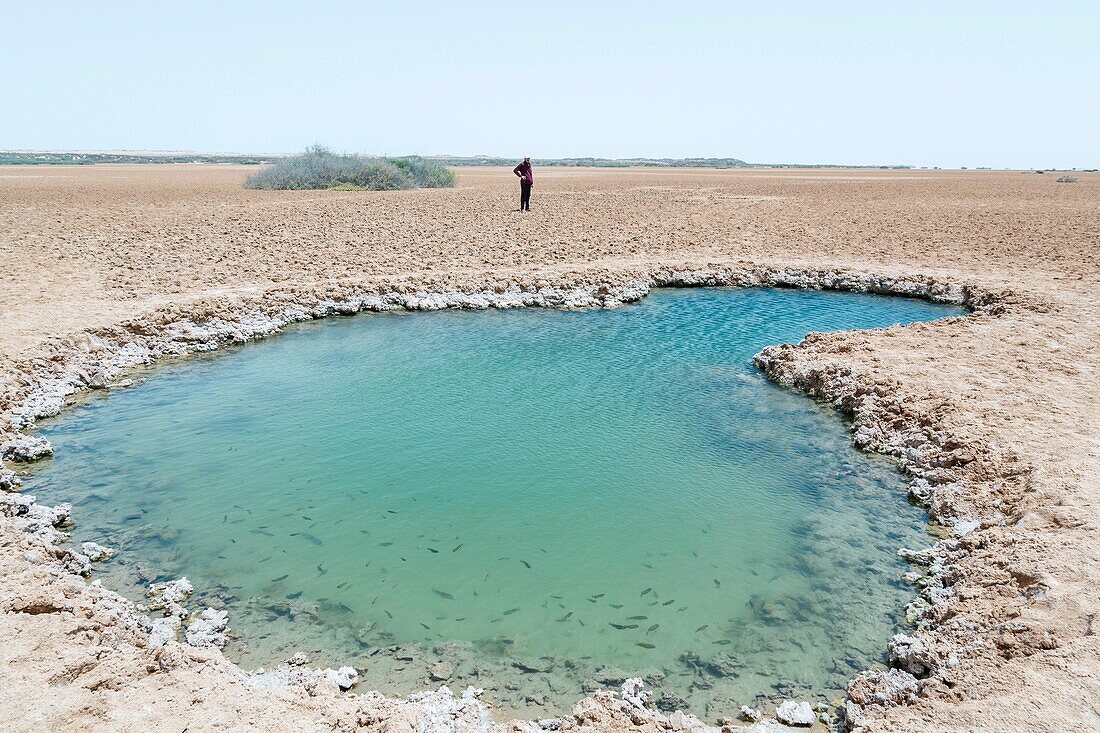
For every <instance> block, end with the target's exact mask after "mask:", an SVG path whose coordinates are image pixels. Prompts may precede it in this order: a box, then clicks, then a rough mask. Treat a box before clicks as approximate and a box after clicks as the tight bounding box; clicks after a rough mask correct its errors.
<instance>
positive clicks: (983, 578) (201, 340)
mask: <svg viewBox="0 0 1100 733" xmlns="http://www.w3.org/2000/svg"><path fill="white" fill-rule="evenodd" d="M245 170H246V169H243V168H235V167H229V166H226V167H222V166H165V167H159V166H158V167H154V166H118V167H97V168H76V167H72V168H65V167H56V168H53V167H27V168H23V167H12V168H3V169H0V260H2V261H3V263H4V266H3V268H2V270H0V350H2V352H3V358H2V361H0V414H2V417H0V429H5V430H6V429H9V428H11V427H13V426H15V425H16V424H17V423H18V422H19V420H20V417H19V415H18V414H17V413H18V411H19V410H20V409H21V408H23V407H25V406H26V405H27V404H28V403H27V399H28V397H32V398H35V399H36V400H37V401H36V402H34V403H33V404H32V408H33V409H32V410H31V412H32V413H48V412H50V411H51V410H53V409H54V408H55V406H54V405H53V404H47V402H48V400H47V401H45V402H44V401H43V400H42V397H43V395H46V394H48V393H50V390H53V392H52V394H54V395H55V396H56V395H60V394H63V393H66V392H68V391H71V389H75V388H77V387H80V386H87V385H88V384H92V385H96V384H98V383H99V382H100V381H101V380H102V379H106V380H108V381H109V380H110V379H112V378H114V376H115V375H114V372H113V370H115V369H117V368H119V367H120V366H123V365H124V363H125V361H124V360H120V357H119V354H120V353H121V347H122V345H124V344H130V345H131V346H132V349H131V351H130V352H129V353H130V356H131V357H133V356H134V355H135V353H136V352H135V351H134V349H138V347H142V348H147V349H148V352H142V353H141V354H140V356H141V357H142V358H145V357H148V358H152V357H155V356H156V355H157V354H159V353H163V352H165V351H168V352H169V353H171V351H172V350H175V351H188V350H191V349H194V348H205V347H206V346H207V345H208V344H209V343H210V342H211V341H213V342H217V341H219V340H225V339H229V338H235V337H244V336H252V335H259V334H262V333H265V332H267V331H268V330H270V329H271V328H273V327H276V326H278V324H279V323H280V322H285V321H286V320H288V319H292V318H304V317H312V316H313V315H322V314H324V313H325V312H330V311H333V310H355V309H358V308H361V307H373V305H374V304H378V303H379V302H381V301H379V300H378V299H377V297H378V296H377V294H388V297H389V298H391V299H394V298H396V300H397V301H399V302H404V303H405V304H406V305H411V306H413V307H435V306H436V305H440V304H443V303H444V302H450V303H457V304H462V303H465V304H477V302H476V301H472V300H471V298H478V297H487V298H489V299H492V298H494V297H497V298H505V299H514V298H519V299H520V300H524V299H527V300H531V301H532V302H534V303H536V304H538V303H545V304H550V305H554V304H560V301H561V300H562V298H563V297H564V298H571V299H572V302H576V303H578V304H586V305H587V304H595V303H604V302H607V301H612V302H613V301H614V300H615V299H616V298H632V297H637V296H638V295H640V294H642V293H644V290H645V288H646V287H648V286H649V285H650V284H654V283H664V282H671V283H674V284H675V283H682V284H694V283H697V282H733V283H750V284H751V283H754V282H781V283H784V284H791V285H809V286H833V287H854V288H866V287H868V286H871V287H874V288H879V289H884V290H901V291H913V292H915V293H916V294H932V295H936V296H938V297H948V298H952V299H953V298H963V299H969V301H970V302H971V303H972V305H973V306H974V307H976V309H977V310H976V313H975V314H974V315H973V316H969V317H966V318H953V319H945V320H943V321H937V322H933V323H925V324H913V325H910V326H905V327H896V328H891V329H886V330H877V331H863V332H848V333H841V334H830V335H825V336H815V337H813V338H810V339H807V340H806V341H805V342H803V343H802V344H800V345H798V346H797V347H795V348H777V349H769V350H765V352H764V353H763V354H762V355H761V357H760V360H759V363H760V364H761V366H762V367H764V368H765V370H766V371H767V372H768V373H769V374H770V375H771V376H773V378H776V379H779V380H780V381H783V382H786V383H789V384H792V385H793V386H795V387H797V388H799V389H802V390H804V391H807V392H809V393H812V394H815V395H816V396H819V397H821V398H823V399H828V400H831V401H834V402H836V403H837V405H838V407H839V408H841V409H843V410H846V411H848V412H850V413H851V414H852V415H853V417H854V421H855V427H856V432H855V437H856V440H857V442H859V443H860V444H861V445H864V446H865V447H867V448H868V449H872V450H880V451H883V452H887V453H892V454H895V455H897V456H898V458H899V460H900V461H901V463H902V465H903V467H904V468H905V469H906V470H907V471H908V472H909V473H911V474H913V475H914V476H915V477H917V478H921V477H923V481H917V482H916V483H915V484H914V492H913V493H914V498H915V500H918V501H920V502H921V503H923V504H925V505H926V506H928V507H929V510H930V513H931V515H932V516H933V518H935V519H937V520H939V521H941V522H943V523H944V524H945V525H946V526H949V527H953V528H954V534H955V535H957V536H955V537H951V538H947V539H945V540H944V541H943V542H941V543H940V544H939V545H938V546H937V548H936V549H935V550H934V551H932V552H930V553H926V554H923V555H919V556H917V557H915V558H914V568H915V569H917V570H918V571H919V574H920V575H922V576H923V577H922V580H921V584H922V585H923V586H924V587H923V590H922V591H921V593H922V596H923V597H924V598H925V599H926V600H925V601H924V602H921V601H918V602H917V603H916V604H915V605H914V606H913V607H911V611H912V614H911V615H912V616H913V620H914V621H915V622H916V623H917V628H916V629H914V630H911V631H909V632H907V633H909V634H911V635H912V640H907V639H901V640H895V641H894V642H893V643H892V649H893V652H894V653H893V657H894V660H895V661H894V663H895V666H897V667H899V668H901V670H899V671H898V672H895V673H892V676H891V677H889V678H887V677H885V676H884V675H882V674H879V675H877V676H871V677H867V678H865V679H862V680H858V681H857V682H856V683H854V684H853V687H852V688H850V698H851V700H850V701H851V702H853V703H856V704H859V707H858V708H856V707H852V706H849V709H848V712H849V717H850V719H851V721H852V722H853V723H856V724H859V725H862V726H863V727H864V728H865V729H867V730H891V731H924V730H960V731H961V730H989V731H1003V730H1050V731H1054V730H1058V731H1064V730H1094V729H1096V728H1097V727H1098V726H1100V708H1098V703H1097V702H1096V701H1097V700H1100V641H1098V639H1097V628H1096V626H1097V623H1100V622H1097V621H1096V614H1097V611H1098V610H1100V592H1098V590H1097V588H1098V582H1100V560H1098V559H1097V555H1098V549H1100V542H1098V538H1097V527H1098V526H1100V510H1098V507H1097V492H1098V491H1100V485H1098V479H1097V470H1096V468H1097V453H1098V449H1100V441H1098V435H1100V430H1098V420H1097V417H1096V416H1097V415H1100V389H1098V380H1097V376H1096V369H1097V367H1098V366H1100V347H1098V344H1100V327H1098V326H1097V316H1098V315H1100V313H1098V311H1100V306H1098V305H1097V302H1098V297H1100V287H1098V282H1097V279H1098V278H1097V275H1098V264H1100V176H1097V175H1095V174H1081V175H1079V176H1078V178H1079V180H1080V182H1079V183H1076V184H1056V183H1055V182H1054V180H1053V178H1054V177H1053V176H1050V175H1036V174H1033V173H1000V172H997V173H994V172H938V171H936V172H932V171H929V172H916V171H910V172H885V171H884V172H878V171H833V170H830V171H767V170H751V171H702V170H670V171H651V170H643V169H631V170H576V169H560V170H544V171H542V172H540V175H539V179H538V184H537V187H536V198H535V200H534V204H535V207H536V209H535V211H533V212H532V213H531V214H529V215H521V214H519V213H517V212H514V211H512V210H511V208H512V207H513V205H514V202H513V201H512V199H513V194H514V191H513V180H512V178H511V174H510V172H508V171H502V170H499V169H483V170H464V171H460V187H459V188H458V189H455V190H442V191H415V192H399V193H346V192H341V193H337V192H300V193H287V192H261V191H245V190H243V189H241V188H240V187H239V183H240V180H241V179H242V178H243V176H244V174H245ZM834 271H841V272H843V273H845V274H843V275H842V276H840V277H839V278H837V277H836V276H834V275H830V274H828V273H831V272H834ZM540 289H541V293H540ZM421 291H422V292H425V293H427V292H432V293H451V295H444V296H437V297H436V298H424V297H421V296H417V295H415V293H417V292H421ZM395 292H396V293H398V295H396V296H395V295H393V294H394V293H395ZM401 293H404V294H401ZM455 293H465V295H455ZM470 293H477V294H479V295H476V296H473V295H470ZM494 294H495V295H494ZM372 298H374V299H372ZM440 298H443V300H440ZM447 299H449V301H448V300H447ZM303 306H305V307H303ZM215 315H221V316H226V318H225V320H224V322H219V321H216V320H212V317H213V316H215ZM230 316H232V317H230ZM184 323H186V324H187V326H186V328H183V327H182V326H181V324H184ZM196 324H198V326H199V327H198V328H197V327H196ZM181 329H182V330H181ZM86 332H92V333H94V334H95V335H94V336H88V335H87V333H86ZM82 334H84V335H82ZM135 359H136V357H135ZM138 360H141V359H138ZM97 369H98V370H100V371H101V373H98V374H97V373H96V370H97ZM10 435H11V434H10V433H9V436H10ZM11 440H12V438H10V437H8V438H0V444H2V443H5V441H9V442H10V441H11ZM12 445H14V444H12ZM3 496H7V497H8V499H7V502H8V503H7V504H6V505H5V506H8V507H11V506H14V505H13V504H12V500H11V498H10V497H12V496H14V495H13V494H7V495H4V494H2V493H0V497H3ZM20 511H22V514H20ZM35 511H38V510H35ZM5 513H7V514H12V515H16V516H11V517H4V518H0V543H2V544H3V547H2V549H0V568H2V575H0V637H2V638H4V639H5V640H6V643H5V644H4V645H3V650H2V651H0V657H2V659H3V661H4V665H3V668H2V670H0V690H2V691H3V694H2V695H0V700H3V701H4V702H3V708H4V710H3V712H4V714H5V717H6V718H7V721H8V722H9V723H10V726H11V727H12V728H13V729H16V730H24V729H26V730H31V729H35V730H43V729H51V730H52V729H56V730H101V729H104V728H107V729H121V730H136V729H139V728H148V727H150V726H153V727H154V728H155V727H157V726H156V724H155V721H162V720H165V719H167V718H171V719H172V720H174V721H176V722H177V724H178V725H177V727H178V728H179V729H180V730H183V729H185V728H188V729H189V730H206V729H223V730H224V729H236V728H247V727H257V728H259V727H263V728H267V729H274V730H282V729H285V730H331V729H338V730H354V729H356V727H363V728H368V729H378V730H382V729H394V730H397V729H403V726H404V727H405V728H409V729H415V728H416V727H417V726H418V725H421V724H425V725H428V727H429V729H431V728H441V727H442V726H444V725H450V726H452V727H456V728H458V729H478V728H486V727H490V726H492V725H493V723H492V722H491V720H490V719H489V718H487V717H485V715H486V713H485V710H484V708H483V707H482V706H481V705H480V704H479V703H477V702H476V701H474V700H455V699H453V698H450V697H449V696H446V695H436V696H434V697H430V698H427V699H426V700H424V701H419V702H414V703H399V702H394V701H386V700H384V699H383V698H381V697H380V696H377V695H368V696H349V695H346V694H342V693H340V692H339V691H338V686H337V685H336V684H335V682H334V681H333V680H332V679H324V678H318V677H317V676H316V675H310V674H307V673H304V672H300V670H299V671H298V672H297V673H296V677H297V678H299V680H300V679H304V680H305V682H306V684H305V685H304V686H303V685H302V684H297V683H296V682H295V683H292V684H280V683H279V681H272V680H270V679H269V680H267V681H266V682H265V684H264V686H263V689H258V688H257V684H258V683H257V681H256V680H255V679H254V678H248V677H245V676H244V675H242V674H241V673H240V672H239V671H238V670H237V669H236V668H235V667H233V665H231V664H229V663H228V662H227V661H226V660H225V659H224V658H223V657H222V656H221V654H220V652H218V651H216V650H215V649H209V648H200V647H194V646H191V645H187V644H182V643H176V642H168V643H167V644H164V645H161V646H156V645H154V644H151V643H150V640H149V633H148V629H147V626H148V621H147V620H145V621H142V619H141V617H140V615H135V614H134V612H133V608H132V605H130V604H128V603H126V602H124V601H122V600H121V599H119V598H118V597H117V596H114V594H111V593H109V592H106V591H103V590H101V589H98V588H95V587H92V586H88V585H87V584H86V582H85V581H84V580H82V579H81V578H80V577H79V576H78V575H74V574H73V573H72V572H71V571H72V570H80V569H81V568H80V567H76V566H77V565H79V564H80V561H79V559H78V558H74V556H73V555H72V553H67V552H66V551H64V550H62V551H59V550H58V549H57V548H56V546H55V545H52V544H50V543H49V541H48V539H49V532H48V531H46V530H45V528H43V527H42V525H43V523H44V524H45V525H47V526H48V525H49V524H50V523H51V522H49V521H45V520H43V518H42V517H41V516H39V517H38V522H37V525H36V526H38V527H39V528H40V529H41V530H42V531H40V532H39V536H31V535H28V534H27V533H26V532H23V531H21V529H20V528H21V527H26V526H28V524H29V520H28V512H27V510H26V509H25V508H24V509H23V510H17V509H12V508H9V509H7V511H6V512H5ZM75 519H76V521H77V522H79V519H80V518H79V516H77V517H75ZM74 563H75V565H74ZM917 590H918V589H917V588H916V587H915V588H914V597H917ZM196 610H197V609H196ZM231 621H232V620H230V622H231ZM887 642H888V640H886V639H884V640H883V644H884V646H886V644H887ZM910 672H912V673H914V674H915V675H916V677H919V678H921V679H920V681H919V682H918V681H917V680H916V679H915V678H913V677H909V676H908V675H909V673H910ZM290 676H295V675H294V674H291V675H290ZM891 683H892V684H893V687H891V686H890V685H891ZM425 687H426V689H427V688H429V685H428V683H427V680H426V681H425ZM268 688H278V689H268ZM884 692H885V693H889V694H887V695H886V696H887V697H890V696H891V695H892V696H893V697H895V698H897V700H889V701H887V702H891V703H892V702H896V701H902V699H903V698H904V701H905V702H907V703H908V704H905V705H900V706H894V705H892V704H891V705H881V704H878V702H882V700H878V701H876V699H875V695H876V694H879V695H882V694H883V693H884ZM729 714H730V717H731V718H733V717H736V711H734V710H731V711H729ZM426 716H427V717H426ZM560 722H561V726H562V728H564V729H591V730H596V729H599V730H612V729H616V730H617V729H623V730H626V729H631V728H637V729H648V730H660V729H665V728H667V727H668V726H673V725H679V726H680V727H684V726H687V727H691V725H692V724H693V723H692V721H690V720H686V721H685V720H684V719H679V718H677V719H675V720H669V719H667V718H661V717H660V716H654V715H652V714H650V713H648V712H646V711H645V710H644V709H642V708H639V707H636V706H634V705H632V704H631V703H630V702H629V701H625V700H623V699H621V698H615V699H612V698H611V697H609V696H607V695H600V696H598V697H597V698H593V699H588V700H586V701H582V702H581V703H579V704H578V708H577V710H576V714H575V715H572V716H566V717H565V718H563V720H562V721H560ZM517 725H518V724H517Z"/></svg>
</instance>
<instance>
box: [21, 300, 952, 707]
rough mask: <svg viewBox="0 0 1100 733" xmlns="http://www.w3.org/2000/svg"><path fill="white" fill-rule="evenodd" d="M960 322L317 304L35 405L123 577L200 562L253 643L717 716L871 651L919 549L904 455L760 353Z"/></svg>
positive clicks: (943, 310)
mask: <svg viewBox="0 0 1100 733" xmlns="http://www.w3.org/2000/svg"><path fill="white" fill-rule="evenodd" d="M960 312H961V311H960V310H959V309H957V308H950V307H946V306H939V305H933V304H930V303H926V302H922V301H916V300H907V299H898V298H887V297H879V296H870V295H858V294H845V293H823V292H807V291H780V290H768V289H749V290H736V289H706V290H682V291H657V292H655V293H653V294H652V295H650V296H649V297H648V298H646V299H645V300H643V301H642V302H640V303H637V304H633V305H629V306H625V307H622V308H618V309H614V310H601V311H585V312H564V311H554V310H537V309H528V310H517V311H503V312H497V311H490V312H476V313H475V312H442V313H430V314H429V313H412V314H387V315H361V316H358V317H354V318H346V319H330V320H325V321H320V322H315V323H309V324H304V325H301V326H296V327H293V328H290V329H288V331H289V332H288V333H287V334H285V335H283V336H280V337H278V338H274V339H270V340H266V341H262V342H258V343H254V344H249V345H246V346H244V347H239V348H234V349H231V350H228V351H227V352H223V353H220V354H217V355H211V356H200V357H193V358H190V359H188V360H186V361H183V362H178V363H175V364H172V365H168V366H166V367H164V368H161V369H158V370H156V371H155V372H153V373H152V374H151V375H150V376H148V378H147V379H145V380H143V381H140V382H139V383H138V384H136V385H135V386H134V387H132V388H130V389H128V390H122V391H116V392H113V393H112V394H111V396H110V398H109V399H94V400H91V401H89V402H87V403H85V404H83V405H81V406H79V407H77V408H76V409H74V410H72V411H70V412H68V413H66V414H65V415H64V416H63V417H61V418H59V419H57V420H55V421H53V422H51V423H50V424H48V425H44V426H43V429H42V433H43V434H44V435H46V436H47V437H48V438H49V439H50V440H51V441H52V442H53V444H54V447H55V449H56V457H55V458H54V459H53V461H52V463H51V464H49V465H47V466H46V467H44V468H42V469H38V470H36V471H35V472H34V473H33V474H32V477H31V479H30V480H29V482H28V483H29V486H28V490H29V491H32V492H34V493H37V494H38V495H39V497H40V500H43V501H62V500H69V501H74V503H75V505H76V508H75V510H74V515H75V517H76V520H77V522H78V524H77V527H76V530H75V533H74V536H75V539H77V540H85V539H95V540H98V541H100V542H103V543H104V544H107V545H110V546H113V547H118V548H120V549H121V553H120V554H119V555H118V556H117V557H116V558H115V559H114V560H112V561H110V562H109V563H107V564H106V565H105V566H104V578H105V581H104V582H105V583H106V584H107V585H109V586H112V587H116V588H119V589H120V590H122V591H123V592H126V593H128V594H130V595H132V596H134V597H135V598H138V597H141V595H142V593H143V589H142V586H143V585H144V584H146V583H148V582H150V581H153V580H159V579H167V578H172V577H177V576H179V575H186V576H187V577H189V578H190V579H191V580H192V582H193V583H194V585H195V587H196V599H195V601H194V603H193V606H198V605H199V604H200V603H202V602H206V603H210V604H211V605H215V606H218V607H225V608H227V609H228V610H229V611H230V620H231V625H232V628H233V629H234V630H235V631H236V632H238V636H237V637H236V638H235V639H234V640H233V642H232V643H231V645H230V646H229V647H228V648H227V651H228V653H229V654H230V656H232V657H234V658H236V659H238V660H239V661H241V662H242V663H244V664H246V665H250V666H256V665H261V664H271V663H273V662H278V661H279V660H281V659H283V658H286V657H288V656H290V654H292V653H293V652H294V651H296V650H299V649H304V650H307V651H309V652H310V654H311V656H312V658H313V661H314V662H315V663H320V662H340V663H350V664H353V665H355V666H357V667H358V668H360V670H362V672H363V676H364V679H365V682H364V685H365V686H367V687H370V688H379V689H381V690H383V691H384V692H387V693H395V694H397V693H407V692H410V691H413V690H416V689H423V688H424V687H425V686H427V685H429V684H438V680H435V681H430V680H429V679H428V677H427V670H428V668H429V667H430V666H432V665H436V666H435V668H434V669H435V672H436V677H447V678H449V679H448V683H449V684H451V685H452V686H460V685H464V684H474V685H477V686H480V687H485V688H487V696H488V697H489V698H491V699H494V700H496V701H498V702H500V703H501V704H502V705H504V706H505V707H506V708H509V709H511V710H514V711H518V712H521V713H536V712H537V713H542V712H554V711H558V710H561V709H562V708H563V707H564V706H565V705H567V704H569V703H571V702H573V701H575V700H576V699H577V698H578V697H579V696H580V695H581V694H583V693H584V692H586V691H590V690H591V689H593V688H594V686H599V685H600V684H615V683H616V682H617V680H618V679H620V678H621V677H622V676H624V675H625V674H636V673H640V674H643V675H644V676H646V677H647V678H648V679H649V680H650V681H651V682H652V683H655V687H656V688H657V689H658V691H659V692H662V693H664V695H665V700H666V704H667V705H669V706H671V705H673V704H674V703H679V702H684V703H687V704H689V705H690V706H691V707H692V709H693V710H695V711H696V712H699V713H701V714H705V715H712V716H713V717H718V716H720V715H727V714H730V712H731V710H735V709H736V705H740V704H742V703H747V702H751V701H752V700H753V699H755V698H756V697H757V696H760V695H770V694H791V693H796V692H797V693H801V694H804V695H813V694H817V695H822V694H827V693H828V692H829V691H830V690H834V689H836V688H838V687H839V686H840V685H842V684H843V681H844V678H845V677H846V676H848V675H850V674H851V673H853V672H854V671H856V670H857V669H858V668H860V667H862V666H864V665H866V664H867V663H869V662H871V661H873V660H875V659H878V658H879V657H880V656H881V653H882V649H883V647H884V642H885V640H886V638H887V637H888V636H889V635H890V634H891V633H893V631H894V630H895V627H896V625H897V615H898V611H899V609H900V608H901V607H902V606H903V605H904V602H905V601H906V599H907V598H908V597H909V596H911V594H912V589H911V588H909V587H906V586H904V585H903V584H902V583H901V582H900V580H899V578H900V576H901V575H902V573H903V572H904V570H905V568H904V567H903V565H902V563H901V562H900V561H899V560H898V559H897V558H896V556H895V552H896V549H897V548H898V547H899V546H901V545H908V544H918V545H919V544H921V543H922V541H925V542H926V541H927V538H926V537H924V532H925V530H924V524H923V516H922V514H921V512H919V511H918V510H917V509H915V508H912V507H910V506H908V505H907V504H906V502H905V498H904V497H905V492H904V490H903V481H902V478H901V477H900V476H899V475H898V474H897V473H896V472H895V471H894V470H893V469H892V468H891V466H890V464H889V463H887V462H886V461H885V460H883V459H879V458H876V457H874V456H868V455H863V454H859V453H858V452H857V451H855V450H854V449H853V448H852V447H851V445H850V439H849V437H848V434H847V431H846V429H845V427H844V425H843V423H842V421H841V419H840V418H839V417H838V416H837V415H836V414H835V413H834V412H832V411H831V410H828V409H826V408H824V407H820V406H817V405H815V404H814V403H813V402H812V401H810V400H808V399H806V398H805V397H801V396H799V395H795V394H793V393H790V392H787V391H785V390H783V389H781V388H779V387H776V386H775V385H773V384H771V383H769V382H768V381H767V380H766V379H765V378H763V377H762V376H761V375H760V374H759V373H758V371H757V370H756V369H755V368H754V367H753V365H752V363H751V356H752V354H754V353H755V352H756V351H758V350H759V349H760V348H762V347H763V346H765V345H768V344H773V343H780V342H785V341H796V340H798V339H800V338H801V337H802V336H803V335H805V333H806V332H808V331H811V330H832V329H840V328H861V327H876V326H884V325H889V324H893V323H899V322H909V321H915V320H926V319H931V318H935V317H940V316H944V315H954V314H958V313H960ZM58 487H64V488H63V489H62V488H58ZM440 662H442V663H443V664H439V663H440ZM593 680H601V681H602V682H597V683H595V684H594V683H593ZM731 706H732V707H731Z"/></svg>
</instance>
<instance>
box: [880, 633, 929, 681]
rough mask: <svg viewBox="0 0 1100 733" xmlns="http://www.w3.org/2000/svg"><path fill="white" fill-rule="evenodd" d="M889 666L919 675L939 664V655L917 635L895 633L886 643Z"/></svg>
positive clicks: (926, 672)
mask: <svg viewBox="0 0 1100 733" xmlns="http://www.w3.org/2000/svg"><path fill="white" fill-rule="evenodd" d="M887 650H888V652H889V660H890V666H892V667H898V668H899V669H903V670H905V671H906V672H909V673H910V674H912V675H915V676H917V677H920V676H922V675H926V674H928V673H930V672H932V671H933V670H934V669H935V668H936V667H937V666H938V665H939V657H938V655H937V654H936V653H935V651H934V650H933V649H932V648H931V647H930V646H929V644H928V643H927V642H926V641H925V640H924V639H922V638H920V637H919V636H910V635H908V634H895V635H894V636H893V637H892V638H891V639H890V642H889V643H888V644H887Z"/></svg>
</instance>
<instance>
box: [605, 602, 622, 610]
mask: <svg viewBox="0 0 1100 733" xmlns="http://www.w3.org/2000/svg"><path fill="white" fill-rule="evenodd" d="M607 605H609V606H611V607H612V608H615V609H619V608H622V607H623V604H621V603H608V604H607Z"/></svg>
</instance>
